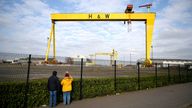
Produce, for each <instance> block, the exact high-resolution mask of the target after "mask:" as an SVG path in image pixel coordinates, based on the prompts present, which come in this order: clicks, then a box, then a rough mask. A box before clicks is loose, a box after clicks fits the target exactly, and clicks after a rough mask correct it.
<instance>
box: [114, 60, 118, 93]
mask: <svg viewBox="0 0 192 108" xmlns="http://www.w3.org/2000/svg"><path fill="white" fill-rule="evenodd" d="M116 71H117V65H116V60H115V61H114V90H115V93H116V90H117V82H116V76H117V72H116Z"/></svg>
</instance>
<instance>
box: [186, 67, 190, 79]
mask: <svg viewBox="0 0 192 108" xmlns="http://www.w3.org/2000/svg"><path fill="white" fill-rule="evenodd" d="M186 69H187V71H186V77H187V82H188V81H189V79H188V78H189V77H188V65H187V66H186Z"/></svg>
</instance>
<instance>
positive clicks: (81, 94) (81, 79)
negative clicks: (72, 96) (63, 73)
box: [79, 58, 83, 100]
mask: <svg viewBox="0 0 192 108" xmlns="http://www.w3.org/2000/svg"><path fill="white" fill-rule="evenodd" d="M82 88H83V58H81V78H80V98H79V99H80V100H81V99H83V93H82Z"/></svg>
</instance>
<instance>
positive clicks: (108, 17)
mask: <svg viewBox="0 0 192 108" xmlns="http://www.w3.org/2000/svg"><path fill="white" fill-rule="evenodd" d="M155 16H156V14H155V13H154V12H147V13H139V12H137V13H136V12H134V11H132V7H131V6H130V5H128V6H127V8H126V10H125V13H56V14H51V21H52V27H51V32H50V37H49V40H48V46H47V50H46V56H45V62H46V63H48V57H49V51H50V44H51V42H52V41H53V62H56V46H55V22H58V21H125V22H128V23H129V22H130V21H144V22H145V25H146V42H145V43H146V45H145V46H146V58H145V65H146V66H150V65H151V64H152V61H151V59H150V52H151V43H152V35H153V28H154V22H155Z"/></svg>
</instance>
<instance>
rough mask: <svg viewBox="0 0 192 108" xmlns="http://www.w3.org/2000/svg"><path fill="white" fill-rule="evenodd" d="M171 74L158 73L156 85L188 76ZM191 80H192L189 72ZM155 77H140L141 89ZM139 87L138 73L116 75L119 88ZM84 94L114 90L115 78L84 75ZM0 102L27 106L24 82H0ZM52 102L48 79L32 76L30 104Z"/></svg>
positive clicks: (8, 107)
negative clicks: (133, 75) (180, 76)
mask: <svg viewBox="0 0 192 108" xmlns="http://www.w3.org/2000/svg"><path fill="white" fill-rule="evenodd" d="M178 78H179V76H177V75H175V76H172V77H171V82H170V83H169V82H168V80H167V76H158V77H157V86H159V87H160V86H165V85H168V84H174V83H180V82H186V78H185V77H184V76H182V79H181V81H179V80H178ZM188 81H192V75H191V73H190V75H189V78H188ZM79 82H80V81H79V79H75V80H74V81H73V90H72V100H78V99H79V98H80V97H79V95H80V83H79ZM155 86H156V85H155V77H154V76H148V77H141V78H140V89H146V88H153V87H155ZM135 90H138V79H137V78H136V77H118V78H117V79H116V92H127V91H135ZM82 91H83V98H92V97H96V96H104V95H111V94H115V91H114V79H113V78H90V79H83V88H82ZM0 93H1V94H0V104H1V107H2V108H19V107H23V106H24V101H25V82H1V83H0ZM58 101H62V93H61V92H60V96H58ZM48 102H49V92H48V90H47V79H38V80H31V81H30V82H29V92H28V102H27V103H28V107H38V106H40V105H44V104H47V105H48Z"/></svg>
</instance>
